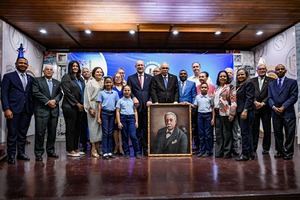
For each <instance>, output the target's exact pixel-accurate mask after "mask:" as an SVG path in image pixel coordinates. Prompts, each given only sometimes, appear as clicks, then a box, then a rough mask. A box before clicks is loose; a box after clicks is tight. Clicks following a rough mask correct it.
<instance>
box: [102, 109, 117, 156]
mask: <svg viewBox="0 0 300 200" xmlns="http://www.w3.org/2000/svg"><path fill="white" fill-rule="evenodd" d="M101 119H102V151H103V154H105V153H112V149H113V132H114V124H115V112H114V111H105V110H102V112H101Z"/></svg>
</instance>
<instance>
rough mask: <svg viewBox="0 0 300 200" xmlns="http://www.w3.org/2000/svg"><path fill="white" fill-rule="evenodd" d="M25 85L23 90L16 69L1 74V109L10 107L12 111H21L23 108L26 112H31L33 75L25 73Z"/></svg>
mask: <svg viewBox="0 0 300 200" xmlns="http://www.w3.org/2000/svg"><path fill="white" fill-rule="evenodd" d="M26 77H27V85H26V88H25V90H24V88H23V85H22V82H21V79H20V77H19V75H18V73H17V71H14V72H10V73H7V74H5V75H4V76H3V80H2V85H1V101H2V109H3V111H5V110H6V109H11V111H12V112H13V113H16V114H17V113H21V112H22V111H23V110H24V109H25V111H26V112H27V113H29V114H32V113H33V103H32V81H33V77H32V76H30V75H28V74H27V76H26Z"/></svg>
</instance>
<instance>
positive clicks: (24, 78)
mask: <svg viewBox="0 0 300 200" xmlns="http://www.w3.org/2000/svg"><path fill="white" fill-rule="evenodd" d="M16 68H17V70H16V71H14V72H10V73H7V74H5V75H4V77H3V80H2V86H1V92H2V93H1V100H2V109H3V111H4V116H5V118H6V119H7V121H6V123H7V131H8V132H7V156H8V158H7V162H8V163H9V164H15V156H16V153H17V159H18V160H25V161H29V160H30V159H29V157H28V156H27V155H26V154H25V143H26V134H27V131H28V128H29V125H30V121H31V116H32V113H33V112H32V111H33V109H32V105H33V104H32V96H31V95H32V91H31V90H32V80H33V78H32V77H31V76H30V75H28V74H27V73H26V70H27V68H28V61H27V59H26V58H23V57H19V58H18V59H17V61H16Z"/></svg>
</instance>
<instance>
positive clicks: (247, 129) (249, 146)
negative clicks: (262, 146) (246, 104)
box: [237, 110, 254, 156]
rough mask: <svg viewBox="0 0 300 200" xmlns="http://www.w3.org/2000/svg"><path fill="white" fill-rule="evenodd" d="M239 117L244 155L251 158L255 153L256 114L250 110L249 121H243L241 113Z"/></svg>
mask: <svg viewBox="0 0 300 200" xmlns="http://www.w3.org/2000/svg"><path fill="white" fill-rule="evenodd" d="M237 115H238V120H239V124H240V128H241V137H242V154H243V155H245V156H250V155H251V154H252V152H253V142H252V138H253V137H252V127H253V121H254V113H253V111H251V110H249V111H248V114H247V119H242V118H241V113H237Z"/></svg>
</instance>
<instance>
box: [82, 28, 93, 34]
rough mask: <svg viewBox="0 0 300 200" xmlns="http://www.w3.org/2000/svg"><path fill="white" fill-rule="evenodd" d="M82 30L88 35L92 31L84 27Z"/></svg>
mask: <svg viewBox="0 0 300 200" xmlns="http://www.w3.org/2000/svg"><path fill="white" fill-rule="evenodd" d="M84 32H85V34H88V35H90V34H91V33H92V31H91V30H90V29H85V30H84Z"/></svg>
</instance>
